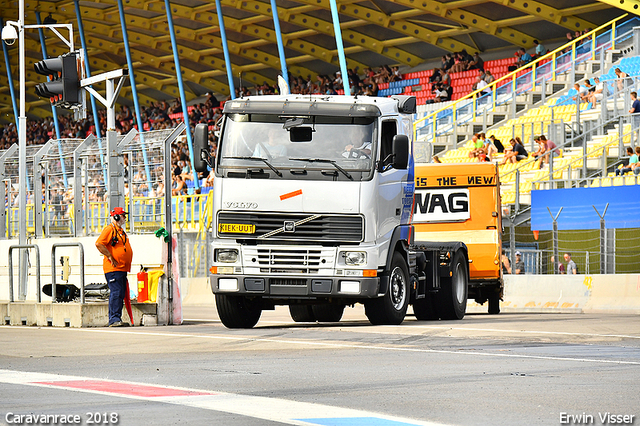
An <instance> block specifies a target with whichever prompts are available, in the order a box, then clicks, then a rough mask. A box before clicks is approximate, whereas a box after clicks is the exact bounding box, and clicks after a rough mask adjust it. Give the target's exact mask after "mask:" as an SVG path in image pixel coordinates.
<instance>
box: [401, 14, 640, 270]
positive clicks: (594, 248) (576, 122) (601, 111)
mask: <svg viewBox="0 0 640 426" xmlns="http://www.w3.org/2000/svg"><path fill="white" fill-rule="evenodd" d="M615 25H616V28H615V31H611V30H607V31H603V30H604V29H605V28H606V26H603V28H600V29H596V30H594V31H593V32H592V33H591V34H589V35H588V36H587V37H585V39H587V40H589V41H587V42H583V43H580V41H581V40H578V42H576V41H573V42H570V43H568V44H566V45H564V46H561V47H560V48H558V49H556V51H555V52H552V53H550V54H549V55H547V57H543V58H542V59H541V60H540V62H539V63H533V64H531V65H529V66H526V67H524V68H522V69H520V70H517V71H516V72H513V73H510V74H507V75H506V76H503V82H500V81H499V80H500V79H498V81H496V83H494V85H493V93H492V94H491V95H490V96H486V95H485V96H482V95H481V94H479V93H472V94H470V95H468V96H466V97H462V98H461V99H459V100H458V101H457V102H451V103H448V104H446V105H444V106H443V107H442V108H440V109H434V108H428V109H426V108H423V109H422V110H421V111H420V112H419V114H418V115H419V117H418V118H419V119H418V121H417V124H416V135H417V143H418V144H420V141H430V142H431V143H433V144H434V145H435V146H436V152H437V150H438V148H439V149H440V152H438V157H439V159H440V161H442V162H445V163H460V164H464V163H467V162H469V161H479V160H477V159H470V158H469V152H470V151H471V150H472V149H473V142H472V141H471V140H470V137H471V135H472V134H473V133H476V132H480V131H482V132H484V133H486V135H487V137H488V136H489V135H494V136H495V137H496V138H497V139H499V140H501V141H502V143H503V145H505V146H509V144H508V141H509V140H510V139H511V138H515V137H519V138H520V139H521V140H522V141H523V144H524V146H525V147H526V149H527V150H528V151H529V157H528V158H527V159H525V160H522V161H520V162H517V163H515V164H510V163H508V164H505V165H502V164H501V163H502V159H503V155H504V154H498V155H495V156H494V158H493V159H492V160H493V161H494V162H496V164H498V167H499V173H500V180H501V195H502V203H503V206H504V207H505V211H504V212H503V213H504V214H505V217H504V223H505V225H507V230H506V235H505V241H509V244H508V247H510V249H511V254H512V256H513V253H514V252H515V249H516V247H517V248H518V250H520V251H522V252H523V253H524V255H525V259H526V262H528V263H529V264H530V267H529V268H528V269H529V270H533V271H536V272H537V273H539V272H541V271H546V270H547V269H546V268H547V267H548V266H547V264H548V261H549V256H550V254H552V253H553V251H552V246H553V245H555V246H557V245H558V244H560V246H563V245H564V247H565V249H566V248H567V247H569V248H571V250H572V251H574V252H576V253H575V254H577V256H578V257H579V258H580V260H579V261H580V262H581V263H582V264H583V265H585V267H586V270H587V273H589V271H594V270H595V271H598V270H600V271H602V270H608V271H612V270H615V271H637V266H634V262H633V261H632V260H631V257H630V256H632V255H631V252H629V251H628V250H627V249H625V250H622V249H620V250H618V251H616V244H617V245H621V244H622V245H625V244H626V245H629V244H635V243H630V241H636V243H637V242H638V239H637V237H636V236H635V233H634V234H633V236H632V234H629V232H627V231H625V230H624V229H617V230H616V231H618V232H617V233H616V234H615V235H617V236H618V237H617V239H616V238H614V237H612V236H611V235H609V234H607V233H606V232H605V234H606V235H608V236H606V237H603V236H602V235H605V234H601V235H600V236H597V237H595V238H591V237H584V236H585V235H587V234H584V232H586V231H583V232H582V235H583V237H580V236H579V235H581V234H580V232H575V231H569V229H577V228H572V227H569V228H565V229H567V230H566V231H561V232H560V236H558V234H556V235H554V234H553V233H551V232H547V231H544V228H542V229H540V228H538V229H540V230H539V231H536V232H534V233H532V232H531V230H532V229H535V228H532V226H536V225H532V223H531V215H532V204H533V202H532V199H533V198H536V199H541V197H537V196H536V197H532V194H533V193H534V192H536V191H538V192H539V191H544V190H558V189H571V190H579V189H580V188H587V189H588V188H624V187H629V188H632V189H634V190H636V191H637V190H638V189H640V187H639V186H638V183H639V182H640V181H639V179H638V176H636V175H633V174H628V175H626V176H617V177H616V176H615V169H616V168H618V167H620V166H621V164H622V163H623V161H624V158H623V155H624V147H627V146H636V145H638V144H639V143H640V140H638V139H636V138H634V134H635V132H637V130H638V127H637V124H636V123H634V120H633V117H631V116H629V114H628V113H627V111H628V110H629V108H630V97H629V93H630V92H631V91H633V90H635V91H639V90H638V89H639V88H640V79H639V78H638V77H640V56H635V55H634V53H635V52H639V51H640V49H639V46H637V45H635V44H634V41H633V40H634V39H633V38H632V35H633V34H634V32H637V31H636V30H634V29H633V28H634V27H635V26H636V25H640V20H638V18H632V19H630V20H626V21H625V20H620V21H619V22H616V23H615ZM609 28H610V27H609ZM639 30H640V29H639ZM635 40H637V38H636V39H635ZM594 47H595V49H594ZM567 57H569V58H571V59H572V61H567ZM616 68H620V70H621V71H622V72H623V73H625V74H626V75H627V76H628V77H626V78H624V79H619V78H618V76H617V75H616V74H615V73H614V69H616ZM594 77H599V78H600V81H601V82H602V91H603V94H602V99H601V100H599V101H597V102H596V104H595V105H592V104H591V103H584V102H583V103H581V102H579V101H577V100H576V95H577V92H576V90H575V89H574V88H573V84H574V82H578V83H583V82H584V80H585V79H593V78H594ZM463 78H467V77H463ZM462 81H465V80H462ZM505 81H506V82H507V83H505ZM501 83H502V84H501ZM508 86H510V87H508ZM407 91H408V90H407ZM483 98H484V99H485V101H484V103H483V102H482V99H483ZM487 116H489V119H488V118H487ZM541 134H544V135H547V137H548V139H550V140H553V141H554V142H555V143H556V145H557V146H558V147H559V151H560V155H559V156H558V157H552V158H551V159H550V161H549V164H548V165H543V167H541V168H540V167H539V162H538V161H537V160H536V159H535V158H533V157H532V156H531V153H532V152H533V151H534V149H535V148H534V145H535V143H534V141H533V138H534V137H535V136H537V135H541ZM452 139H453V141H451V140H452ZM549 194H551V192H550V193H549ZM545 199H546V198H545ZM594 202H596V201H595V200H594ZM607 206H609V204H607ZM603 207H604V206H601V208H600V210H598V209H597V208H596V207H595V206H594V207H593V209H589V210H591V213H589V212H584V215H586V216H588V215H589V214H591V215H593V214H595V213H594V211H593V210H595V212H597V213H598V214H601V213H602V211H603V210H604V209H603ZM560 211H562V210H560ZM605 212H606V211H605ZM556 213H557V212H554V213H552V212H551V211H549V214H551V216H553V215H554V214H556ZM545 215H546V216H548V214H547V213H546V212H545ZM547 219H548V217H547ZM547 229H548V228H547ZM534 236H535V237H534ZM538 238H540V240H538ZM581 238H586V239H585V240H584V244H582V245H580V244H575V242H572V241H580V239H581ZM603 238H604V240H603ZM563 240H564V242H563ZM602 247H607V250H611V252H612V253H613V255H612V254H608V255H607V254H606V253H605V252H603V251H602V250H603V249H602ZM609 247H610V248H609ZM512 258H513V257H512ZM574 258H575V256H574ZM603 268H604V269H603ZM583 269H585V268H583Z"/></svg>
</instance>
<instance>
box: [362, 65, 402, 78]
mask: <svg viewBox="0 0 640 426" xmlns="http://www.w3.org/2000/svg"><path fill="white" fill-rule="evenodd" d="M357 76H358V75H357V74H356V77H357ZM400 80H402V74H400V69H399V68H398V67H395V66H394V67H391V81H400Z"/></svg>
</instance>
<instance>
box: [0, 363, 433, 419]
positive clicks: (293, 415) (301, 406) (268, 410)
mask: <svg viewBox="0 0 640 426" xmlns="http://www.w3.org/2000/svg"><path fill="white" fill-rule="evenodd" d="M0 383H6V384H13V385H25V386H37V387H43V388H50V389H57V390H66V391H73V392H85V393H92V394H99V395H107V396H114V397H118V398H129V399H137V400H141V401H147V402H157V403H165V404H177V405H183V406H188V407H193V408H200V409H205V410H212V411H218V412H224V413H232V414H238V415H241V416H247V417H254V418H258V419H263V420H269V421H275V422H281V423H285V424H291V425H300V426H318V425H321V426H343V425H345V426H346V425H348V426H370V425H376V426H442V425H441V424H439V423H433V422H425V421H420V420H414V419H408V418H401V417H395V416H387V415H384V414H379V413H373V412H368V411H363V410H354V409H349V408H342V407H334V406H329V405H322V404H315V403H309V402H298V401H292V400H285V399H279V398H267V397H260V396H250V395H238V394H232V393H227V392H217V391H209V390H202V389H188V388H179V387H171V386H159V385H149V384H144V383H135V382H128V381H115V380H104V379H97V378H91V377H80V376H67V375H59V374H50V373H33V372H25V371H13V370H3V369H0Z"/></svg>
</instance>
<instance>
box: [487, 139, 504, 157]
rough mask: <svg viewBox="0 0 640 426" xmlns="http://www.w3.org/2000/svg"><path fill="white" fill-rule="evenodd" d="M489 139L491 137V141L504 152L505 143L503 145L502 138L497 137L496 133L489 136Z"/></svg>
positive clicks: (499, 150) (500, 151)
mask: <svg viewBox="0 0 640 426" xmlns="http://www.w3.org/2000/svg"><path fill="white" fill-rule="evenodd" d="M489 139H491V142H493V144H494V145H495V147H496V149H497V150H498V152H499V153H503V152H504V145H502V142H501V141H500V139H496V137H495V136H494V135H491V136H489Z"/></svg>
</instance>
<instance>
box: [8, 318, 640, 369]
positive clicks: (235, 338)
mask: <svg viewBox="0 0 640 426" xmlns="http://www.w3.org/2000/svg"><path fill="white" fill-rule="evenodd" d="M7 327H12V328H14V329H17V327H16V326H7ZM42 330H56V331H75V332H85V333H121V334H131V335H140V336H161V337H190V338H195V339H210V340H231V341H243V340H244V341H248V342H267V343H280V344H287V345H300V346H315V347H332V348H348V349H360V350H365V349H366V350H378V351H396V352H416V353H431V354H456V355H469V356H484V357H499V358H520V359H539V360H547V361H572V362H591V363H598V364H622V365H640V361H622V360H610V359H596V358H571V357H556V356H542V355H522V354H505V353H495V352H477V351H473V352H470V351H464V350H459V351H450V350H444V349H420V348H402V347H395V346H380V345H367V344H352V343H335V342H314V341H308V340H288V339H274V338H261V337H251V336H220V335H215V334H212V335H203V334H182V333H156V332H142V331H125V330H101V329H84V328H57V327H54V328H46V329H42Z"/></svg>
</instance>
